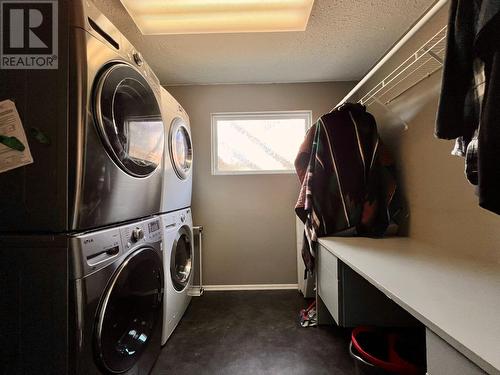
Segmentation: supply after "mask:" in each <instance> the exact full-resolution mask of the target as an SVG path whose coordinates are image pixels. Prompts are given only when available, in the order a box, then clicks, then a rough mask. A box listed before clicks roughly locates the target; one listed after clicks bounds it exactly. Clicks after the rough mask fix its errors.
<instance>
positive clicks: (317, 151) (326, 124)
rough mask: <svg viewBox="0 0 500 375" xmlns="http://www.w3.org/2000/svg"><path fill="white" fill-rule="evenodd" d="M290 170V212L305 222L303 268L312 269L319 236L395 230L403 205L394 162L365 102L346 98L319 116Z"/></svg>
mask: <svg viewBox="0 0 500 375" xmlns="http://www.w3.org/2000/svg"><path fill="white" fill-rule="evenodd" d="M295 169H296V171H297V175H298V176H299V180H300V182H301V184H302V186H301V189H300V194H299V199H298V201H297V204H296V206H295V212H296V214H297V216H298V217H299V218H300V219H301V220H302V221H303V222H304V224H305V232H304V234H305V238H304V248H303V250H302V257H303V259H304V262H305V264H306V267H307V269H309V270H312V269H313V268H314V257H315V246H316V242H317V239H318V237H322V236H328V235H343V236H346V235H347V236H349V235H359V236H373V237H379V236H383V235H385V234H387V233H388V231H390V232H396V231H397V228H398V224H397V219H398V216H400V215H401V213H402V205H401V202H400V200H399V199H397V194H396V192H397V186H396V180H395V177H394V163H393V161H392V158H391V157H390V155H389V154H388V153H387V151H386V150H385V148H384V147H383V145H382V143H381V141H380V139H379V136H378V133H377V125H376V123H375V119H374V118H373V116H372V115H371V114H369V113H368V112H366V109H365V107H364V106H362V105H360V104H350V103H347V104H344V105H343V106H341V107H340V108H339V109H336V110H335V111H333V112H331V113H328V114H326V115H324V116H322V117H321V118H320V119H319V120H318V121H317V122H316V124H315V125H314V126H313V127H311V128H310V129H309V131H308V132H307V134H306V137H305V140H304V142H303V144H302V146H301V148H300V150H299V153H298V155H297V158H296V160H295Z"/></svg>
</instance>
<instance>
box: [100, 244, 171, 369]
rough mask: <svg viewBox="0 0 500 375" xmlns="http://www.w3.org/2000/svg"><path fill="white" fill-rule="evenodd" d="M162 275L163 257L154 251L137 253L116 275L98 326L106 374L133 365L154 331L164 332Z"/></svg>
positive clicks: (104, 303)
mask: <svg viewBox="0 0 500 375" xmlns="http://www.w3.org/2000/svg"><path fill="white" fill-rule="evenodd" d="M162 275H163V267H162V261H161V258H160V256H159V255H158V254H157V253H156V252H155V251H154V250H153V249H152V248H142V249H139V250H137V251H136V252H134V253H133V254H132V255H130V256H129V257H128V258H127V259H126V260H125V261H124V262H123V263H122V264H121V265H120V267H119V268H118V269H117V270H116V271H115V273H114V274H113V277H112V279H111V281H110V282H109V283H108V288H107V289H106V291H105V293H104V295H103V298H102V300H101V304H100V308H99V312H98V315H97V324H96V348H97V357H98V358H99V359H100V362H101V365H102V366H103V367H104V368H105V369H106V370H107V371H110V372H115V373H116V372H124V371H127V370H128V369H130V368H131V367H132V366H134V364H135V363H136V362H137V361H138V360H139V358H140V356H141V354H142V352H143V351H144V349H145V348H146V347H147V345H148V344H149V339H150V337H151V334H152V332H153V330H158V329H161V327H160V324H158V323H159V322H161V319H162V299H163V276H162Z"/></svg>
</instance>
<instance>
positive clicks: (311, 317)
mask: <svg viewBox="0 0 500 375" xmlns="http://www.w3.org/2000/svg"><path fill="white" fill-rule="evenodd" d="M299 322H300V325H301V326H302V327H314V326H317V325H318V319H317V318H316V300H314V301H313V302H311V304H310V305H309V306H308V307H307V308H305V309H302V310H300V313H299Z"/></svg>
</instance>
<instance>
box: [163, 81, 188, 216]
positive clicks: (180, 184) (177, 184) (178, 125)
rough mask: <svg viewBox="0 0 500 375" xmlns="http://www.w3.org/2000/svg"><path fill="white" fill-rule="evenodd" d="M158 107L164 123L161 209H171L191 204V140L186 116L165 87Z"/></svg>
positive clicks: (164, 210)
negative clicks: (160, 109)
mask: <svg viewBox="0 0 500 375" xmlns="http://www.w3.org/2000/svg"><path fill="white" fill-rule="evenodd" d="M161 108H162V115H163V122H164V123H165V152H164V158H165V161H164V165H165V167H164V173H163V189H162V197H161V208H162V209H161V212H170V211H175V210H180V209H182V208H186V207H190V206H191V195H192V186H193V143H192V139H191V129H190V126H189V116H188V115H187V113H186V111H185V110H184V109H183V108H182V106H181V105H180V104H179V103H178V102H177V100H175V98H174V97H173V96H172V95H170V93H169V92H168V91H167V90H165V89H164V88H161Z"/></svg>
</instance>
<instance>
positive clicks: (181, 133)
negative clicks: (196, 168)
mask: <svg viewBox="0 0 500 375" xmlns="http://www.w3.org/2000/svg"><path fill="white" fill-rule="evenodd" d="M168 147H169V151H170V158H171V159H172V164H173V166H174V170H175V173H176V174H177V176H178V177H179V178H180V179H182V180H185V179H186V178H187V177H188V176H189V173H190V172H191V167H192V164H193V146H192V143H191V135H190V133H189V129H188V127H187V125H186V123H185V122H184V120H182V119H180V118H176V119H175V120H174V121H173V122H172V125H171V126H170V137H169V142H168Z"/></svg>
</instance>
